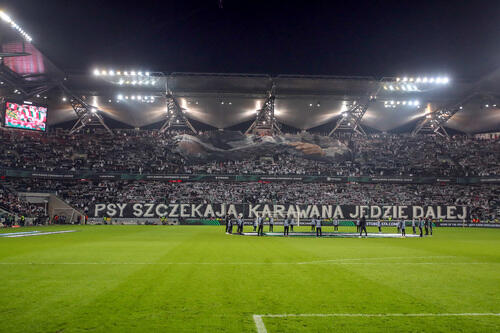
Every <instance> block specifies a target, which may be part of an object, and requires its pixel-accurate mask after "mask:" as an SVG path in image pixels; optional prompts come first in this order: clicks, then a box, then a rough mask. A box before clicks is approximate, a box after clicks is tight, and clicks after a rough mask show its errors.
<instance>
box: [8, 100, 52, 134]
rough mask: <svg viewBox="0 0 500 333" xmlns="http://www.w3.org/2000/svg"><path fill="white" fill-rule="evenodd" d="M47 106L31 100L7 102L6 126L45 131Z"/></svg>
mask: <svg viewBox="0 0 500 333" xmlns="http://www.w3.org/2000/svg"><path fill="white" fill-rule="evenodd" d="M46 126H47V108H46V107H44V106H40V105H35V104H32V103H31V102H26V101H25V102H22V103H17V102H6V105H5V127H13V128H19V129H25V130H32V131H45V129H46Z"/></svg>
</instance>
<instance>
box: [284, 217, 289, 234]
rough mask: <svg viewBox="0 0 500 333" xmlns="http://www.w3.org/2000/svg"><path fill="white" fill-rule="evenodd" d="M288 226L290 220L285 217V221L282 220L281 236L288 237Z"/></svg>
mask: <svg viewBox="0 0 500 333" xmlns="http://www.w3.org/2000/svg"><path fill="white" fill-rule="evenodd" d="M289 224H290V219H289V217H288V216H287V217H285V219H284V220H283V228H284V229H285V230H284V231H283V236H288V232H289V231H288V229H289Z"/></svg>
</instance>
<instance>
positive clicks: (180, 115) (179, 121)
mask: <svg viewBox="0 0 500 333" xmlns="http://www.w3.org/2000/svg"><path fill="white" fill-rule="evenodd" d="M166 97H167V110H166V111H167V119H166V120H165V122H164V123H163V125H162V126H161V128H160V133H165V132H167V131H169V130H175V129H181V130H182V129H187V130H188V131H191V132H193V134H197V133H198V132H197V131H196V129H195V128H194V127H193V125H192V124H191V122H190V121H189V119H188V118H187V117H186V115H185V114H184V112H185V110H184V109H183V108H182V107H181V106H180V105H179V102H178V101H177V99H176V98H175V96H174V95H173V94H172V91H171V90H169V89H168V87H167V96H166Z"/></svg>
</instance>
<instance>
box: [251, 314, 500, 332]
mask: <svg viewBox="0 0 500 333" xmlns="http://www.w3.org/2000/svg"><path fill="white" fill-rule="evenodd" d="M479 316H490V317H500V313H474V312H465V313H295V314H293V313H285V314H260V315H258V314H254V315H253V316H252V317H253V321H254V323H255V327H256V328H257V333H267V329H266V325H265V324H264V320H263V318H286V317H479Z"/></svg>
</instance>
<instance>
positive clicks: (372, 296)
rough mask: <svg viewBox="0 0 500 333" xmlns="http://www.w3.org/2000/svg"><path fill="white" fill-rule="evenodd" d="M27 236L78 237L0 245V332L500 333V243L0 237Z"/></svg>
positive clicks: (473, 232) (3, 240) (210, 235)
mask: <svg viewBox="0 0 500 333" xmlns="http://www.w3.org/2000/svg"><path fill="white" fill-rule="evenodd" d="M275 229H278V227H276V228H275ZM308 229H309V228H308V227H302V228H301V230H304V231H305V230H308ZM324 229H326V231H330V230H329V229H331V227H328V228H324ZM32 230H39V231H40V232H45V231H57V230H76V231H77V232H72V233H61V234H49V235H39V236H30V237H19V238H7V237H0V331H1V332H54V333H56V332H64V333H67V332H259V333H262V332H269V333H273V332H388V331H390V332H499V331H500V316H499V314H500V230H491V229H488V230H487V229H462V228H457V229H445V228H442V229H440V228H435V229H434V236H432V237H427V238H423V239H421V238H406V239H402V238H383V239H375V238H374V239H359V238H320V239H318V238H315V237H294V238H292V237H290V238H283V237H250V236H235V235H233V236H230V235H226V234H225V233H224V230H223V227H221V226H121V225H117V226H65V227H60V226H55V227H39V228H19V229H17V230H13V229H9V230H5V229H2V230H1V231H0V232H2V233H7V232H23V231H32ZM266 230H267V228H266ZM347 230H348V229H347V227H344V228H343V229H341V231H347ZM351 230H352V229H351ZM407 230H408V229H407ZM248 231H250V228H249V229H248ZM352 231H354V230H352ZM369 231H370V230H369ZM371 231H375V230H374V228H373V229H372V230H371ZM387 231H389V229H388V230H387ZM390 231H391V232H394V231H395V228H391V229H390ZM408 231H409V232H411V230H408Z"/></svg>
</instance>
